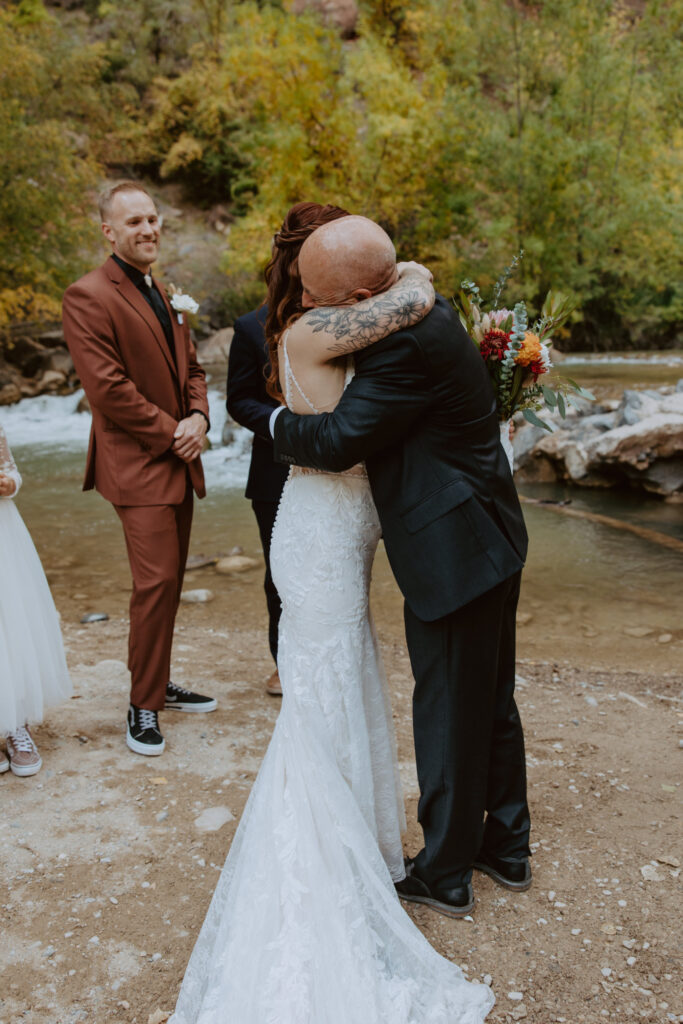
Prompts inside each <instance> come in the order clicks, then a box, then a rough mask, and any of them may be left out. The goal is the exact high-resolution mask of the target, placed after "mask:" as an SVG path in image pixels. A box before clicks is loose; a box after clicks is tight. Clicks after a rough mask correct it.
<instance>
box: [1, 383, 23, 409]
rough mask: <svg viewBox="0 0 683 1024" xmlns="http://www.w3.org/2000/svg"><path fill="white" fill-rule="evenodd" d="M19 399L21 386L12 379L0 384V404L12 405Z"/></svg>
mask: <svg viewBox="0 0 683 1024" xmlns="http://www.w3.org/2000/svg"><path fill="white" fill-rule="evenodd" d="M20 399H21V388H20V387H19V385H18V384H15V383H14V381H8V382H7V383H6V384H0V405H14V403H15V402H18V401H20Z"/></svg>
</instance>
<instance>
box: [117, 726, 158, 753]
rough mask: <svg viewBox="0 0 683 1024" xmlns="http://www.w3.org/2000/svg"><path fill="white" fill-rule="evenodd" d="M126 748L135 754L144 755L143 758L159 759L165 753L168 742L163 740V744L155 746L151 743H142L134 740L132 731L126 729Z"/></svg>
mask: <svg viewBox="0 0 683 1024" xmlns="http://www.w3.org/2000/svg"><path fill="white" fill-rule="evenodd" d="M126 746H127V747H128V749H129V750H132V751H133V753H134V754H142V755H143V757H158V756H159V754H163V752H164V749H165V747H166V740H163V739H162V741H161V743H155V744H154V746H152V745H151V744H149V743H140V742H139V741H138V740H136V739H133V737H132V736H131V734H130V729H129V728H126Z"/></svg>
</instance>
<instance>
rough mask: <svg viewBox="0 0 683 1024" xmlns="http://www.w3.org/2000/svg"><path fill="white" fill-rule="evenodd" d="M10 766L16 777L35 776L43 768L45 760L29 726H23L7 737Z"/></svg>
mask: <svg viewBox="0 0 683 1024" xmlns="http://www.w3.org/2000/svg"><path fill="white" fill-rule="evenodd" d="M7 753H8V754H9V766H10V769H11V770H12V773H13V774H14V775H20V776H26V775H35V774H36V772H39V771H40V769H41V768H42V766H43V759H42V757H41V756H40V754H39V753H38V748H37V746H36V745H35V743H34V742H33V737H32V736H31V733H30V732H29V728H28V726H22V727H21V729H17V731H16V732H12V733H10V734H9V736H8V737H7Z"/></svg>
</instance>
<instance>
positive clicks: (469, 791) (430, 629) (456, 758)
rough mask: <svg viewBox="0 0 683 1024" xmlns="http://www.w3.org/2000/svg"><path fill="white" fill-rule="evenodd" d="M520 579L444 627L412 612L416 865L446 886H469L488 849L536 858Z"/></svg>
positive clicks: (408, 631) (457, 614)
mask: <svg viewBox="0 0 683 1024" xmlns="http://www.w3.org/2000/svg"><path fill="white" fill-rule="evenodd" d="M520 580H521V573H517V574H516V575H515V576H513V577H511V578H510V579H508V580H504V581H503V583H500V584H498V586H496V587H494V588H493V589H492V590H490V591H488V592H487V593H486V594H483V595H482V596H481V597H479V598H476V599H475V600H474V601H471V602H470V603H469V604H467V605H465V606H464V607H463V608H459V609H458V610H457V611H455V612H453V613H452V614H450V615H448V616H446V617H445V618H443V619H437V620H436V621H435V622H423V621H421V620H420V619H418V618H416V616H415V615H414V614H413V613H412V612H411V611H410V609H409V608H408V606H407V605H406V608H405V620H406V637H407V640H408V650H409V653H410V660H411V665H412V669H413V675H414V676H415V681H416V683H415V691H414V694H413V730H414V737H415V754H416V760H417V774H418V780H419V784H420V802H419V806H418V819H419V821H420V824H421V826H422V829H423V832H424V841H425V846H424V849H423V850H421V851H420V853H419V854H418V855H417V858H416V866H417V868H418V871H419V873H420V875H421V876H422V877H423V878H424V879H425V881H426V882H428V884H432V885H437V886H439V887H441V888H449V887H451V886H457V885H462V884H463V883H464V882H468V881H469V880H470V877H471V874H472V863H473V861H474V860H476V859H477V855H478V854H479V853H480V852H488V853H491V854H493V855H494V856H496V857H503V858H510V859H514V860H520V859H523V858H525V857H527V856H529V852H530V851H529V828H530V819H529V808H528V805H527V798H526V763H525V757H524V737H523V734H522V723H521V721H520V718H519V713H518V711H517V706H516V704H515V699H514V688H515V616H516V610H517V601H518V598H519V587H520Z"/></svg>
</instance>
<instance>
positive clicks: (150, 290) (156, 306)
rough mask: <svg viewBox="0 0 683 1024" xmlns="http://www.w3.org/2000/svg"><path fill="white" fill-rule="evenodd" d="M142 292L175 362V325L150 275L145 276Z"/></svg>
mask: <svg viewBox="0 0 683 1024" xmlns="http://www.w3.org/2000/svg"><path fill="white" fill-rule="evenodd" d="M140 291H141V292H142V294H143V295H144V296H145V298H146V299H147V301H148V302H149V304H150V306H151V307H152V309H153V310H154V312H155V313H156V316H157V320H158V321H159V323H160V324H161V326H162V329H163V332H164V335H165V336H166V341H167V342H168V347H169V348H170V350H171V355H172V356H173V361H174V362H175V358H176V356H175V342H174V340H173V325H172V324H171V318H170V316H169V315H168V309H167V308H166V303H165V302H164V300H163V299H162V297H161V295H160V294H159V292H158V291H157V287H156V285H155V284H154V282H153V281H152V278H151V275H150V274H145V280H144V284H143V285H142V288H141V289H140Z"/></svg>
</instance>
